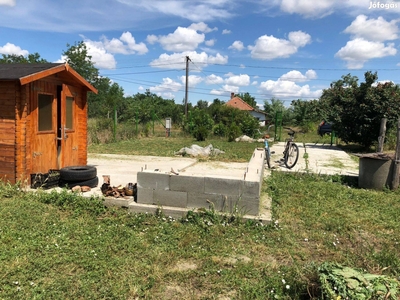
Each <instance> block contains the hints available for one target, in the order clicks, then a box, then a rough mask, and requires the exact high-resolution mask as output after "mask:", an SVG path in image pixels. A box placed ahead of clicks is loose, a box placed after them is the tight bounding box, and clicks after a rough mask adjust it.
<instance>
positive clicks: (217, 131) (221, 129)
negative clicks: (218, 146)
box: [213, 123, 228, 136]
mask: <svg viewBox="0 0 400 300" xmlns="http://www.w3.org/2000/svg"><path fill="white" fill-rule="evenodd" d="M227 132H228V128H227V127H226V125H224V124H222V123H219V124H217V125H215V126H214V128H213V134H214V135H216V136H226V134H227Z"/></svg>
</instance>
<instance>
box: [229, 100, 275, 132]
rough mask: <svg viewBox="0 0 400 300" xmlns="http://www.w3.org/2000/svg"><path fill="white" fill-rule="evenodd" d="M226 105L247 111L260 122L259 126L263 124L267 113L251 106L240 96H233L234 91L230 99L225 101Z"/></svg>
mask: <svg viewBox="0 0 400 300" xmlns="http://www.w3.org/2000/svg"><path fill="white" fill-rule="evenodd" d="M226 105H228V106H232V107H235V108H238V109H240V110H246V111H248V112H249V114H250V115H252V116H253V117H254V118H256V119H257V120H258V121H259V122H260V125H261V126H265V120H266V115H267V114H266V113H265V112H263V111H261V110H259V109H256V108H254V107H252V106H251V105H250V104H248V103H247V102H245V101H244V100H243V99H242V98H240V97H238V96H235V94H234V93H231V99H230V100H229V101H228V102H227V103H226Z"/></svg>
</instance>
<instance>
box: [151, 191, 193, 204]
mask: <svg viewBox="0 0 400 300" xmlns="http://www.w3.org/2000/svg"><path fill="white" fill-rule="evenodd" d="M187 199H188V196H187V193H186V192H177V191H162V190H154V194H153V204H156V205H160V206H174V207H182V208H186V207H187Z"/></svg>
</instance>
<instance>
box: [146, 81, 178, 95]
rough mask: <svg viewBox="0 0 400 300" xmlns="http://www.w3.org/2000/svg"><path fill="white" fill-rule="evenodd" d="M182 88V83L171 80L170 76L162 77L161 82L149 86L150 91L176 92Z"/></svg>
mask: <svg viewBox="0 0 400 300" xmlns="http://www.w3.org/2000/svg"><path fill="white" fill-rule="evenodd" d="M181 88H182V84H181V83H179V82H176V81H174V80H172V79H171V78H169V77H167V78H163V82H162V83H161V84H160V85H157V86H154V87H151V88H150V91H151V92H152V93H174V92H178V91H179V90H180V89H181Z"/></svg>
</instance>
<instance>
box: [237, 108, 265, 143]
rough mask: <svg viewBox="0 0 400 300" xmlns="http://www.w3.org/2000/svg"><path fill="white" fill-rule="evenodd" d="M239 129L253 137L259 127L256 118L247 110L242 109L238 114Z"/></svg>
mask: <svg viewBox="0 0 400 300" xmlns="http://www.w3.org/2000/svg"><path fill="white" fill-rule="evenodd" d="M239 124H240V129H241V131H242V133H243V134H245V135H247V136H249V137H254V136H255V134H256V133H257V132H258V129H259V128H260V124H259V123H258V120H257V119H256V118H254V117H253V116H252V115H250V114H249V113H248V112H247V111H243V112H242V113H241V116H240V123H239Z"/></svg>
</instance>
